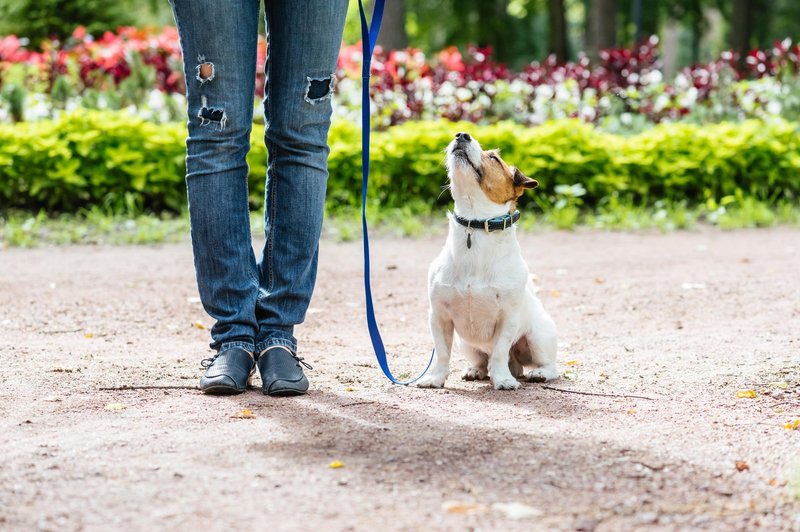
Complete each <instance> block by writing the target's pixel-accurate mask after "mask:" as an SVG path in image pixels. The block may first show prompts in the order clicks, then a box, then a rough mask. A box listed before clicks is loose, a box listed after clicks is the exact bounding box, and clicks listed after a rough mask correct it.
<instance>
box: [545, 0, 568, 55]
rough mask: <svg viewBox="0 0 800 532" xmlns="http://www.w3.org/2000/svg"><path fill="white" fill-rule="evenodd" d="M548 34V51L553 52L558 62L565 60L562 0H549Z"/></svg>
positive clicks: (565, 48) (565, 36)
mask: <svg viewBox="0 0 800 532" xmlns="http://www.w3.org/2000/svg"><path fill="white" fill-rule="evenodd" d="M549 8H550V35H549V46H548V50H547V51H548V53H551V54H555V56H556V59H558V62H559V63H566V62H567V20H566V15H565V12H564V0H549Z"/></svg>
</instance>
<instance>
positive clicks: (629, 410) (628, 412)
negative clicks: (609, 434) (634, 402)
mask: <svg viewBox="0 0 800 532" xmlns="http://www.w3.org/2000/svg"><path fill="white" fill-rule="evenodd" d="M625 413H626V414H630V415H633V414H635V413H636V409H635V408H629V409H627V410H626V411H625Z"/></svg>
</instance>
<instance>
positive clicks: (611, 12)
mask: <svg viewBox="0 0 800 532" xmlns="http://www.w3.org/2000/svg"><path fill="white" fill-rule="evenodd" d="M589 19H590V20H589V34H590V35H589V42H590V43H591V45H590V47H589V48H588V49H587V52H588V53H589V57H591V58H593V59H597V57H598V52H599V51H600V50H602V49H604V48H613V47H615V46H616V44H617V24H616V21H617V0H591V8H590V10H589Z"/></svg>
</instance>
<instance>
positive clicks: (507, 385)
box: [492, 375, 520, 390]
mask: <svg viewBox="0 0 800 532" xmlns="http://www.w3.org/2000/svg"><path fill="white" fill-rule="evenodd" d="M492 384H493V385H494V389H495V390H516V389H517V388H519V387H520V384H519V381H518V380H517V379H515V378H514V377H512V376H511V375H508V376H506V377H500V378H497V379H495V378H494V377H492Z"/></svg>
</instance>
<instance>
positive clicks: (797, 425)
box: [783, 419, 800, 430]
mask: <svg viewBox="0 0 800 532" xmlns="http://www.w3.org/2000/svg"><path fill="white" fill-rule="evenodd" d="M783 428H785V429H786V430H797V429H800V419H795V420H794V421H790V422H788V423H787V424H786V425H784V426H783Z"/></svg>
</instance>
